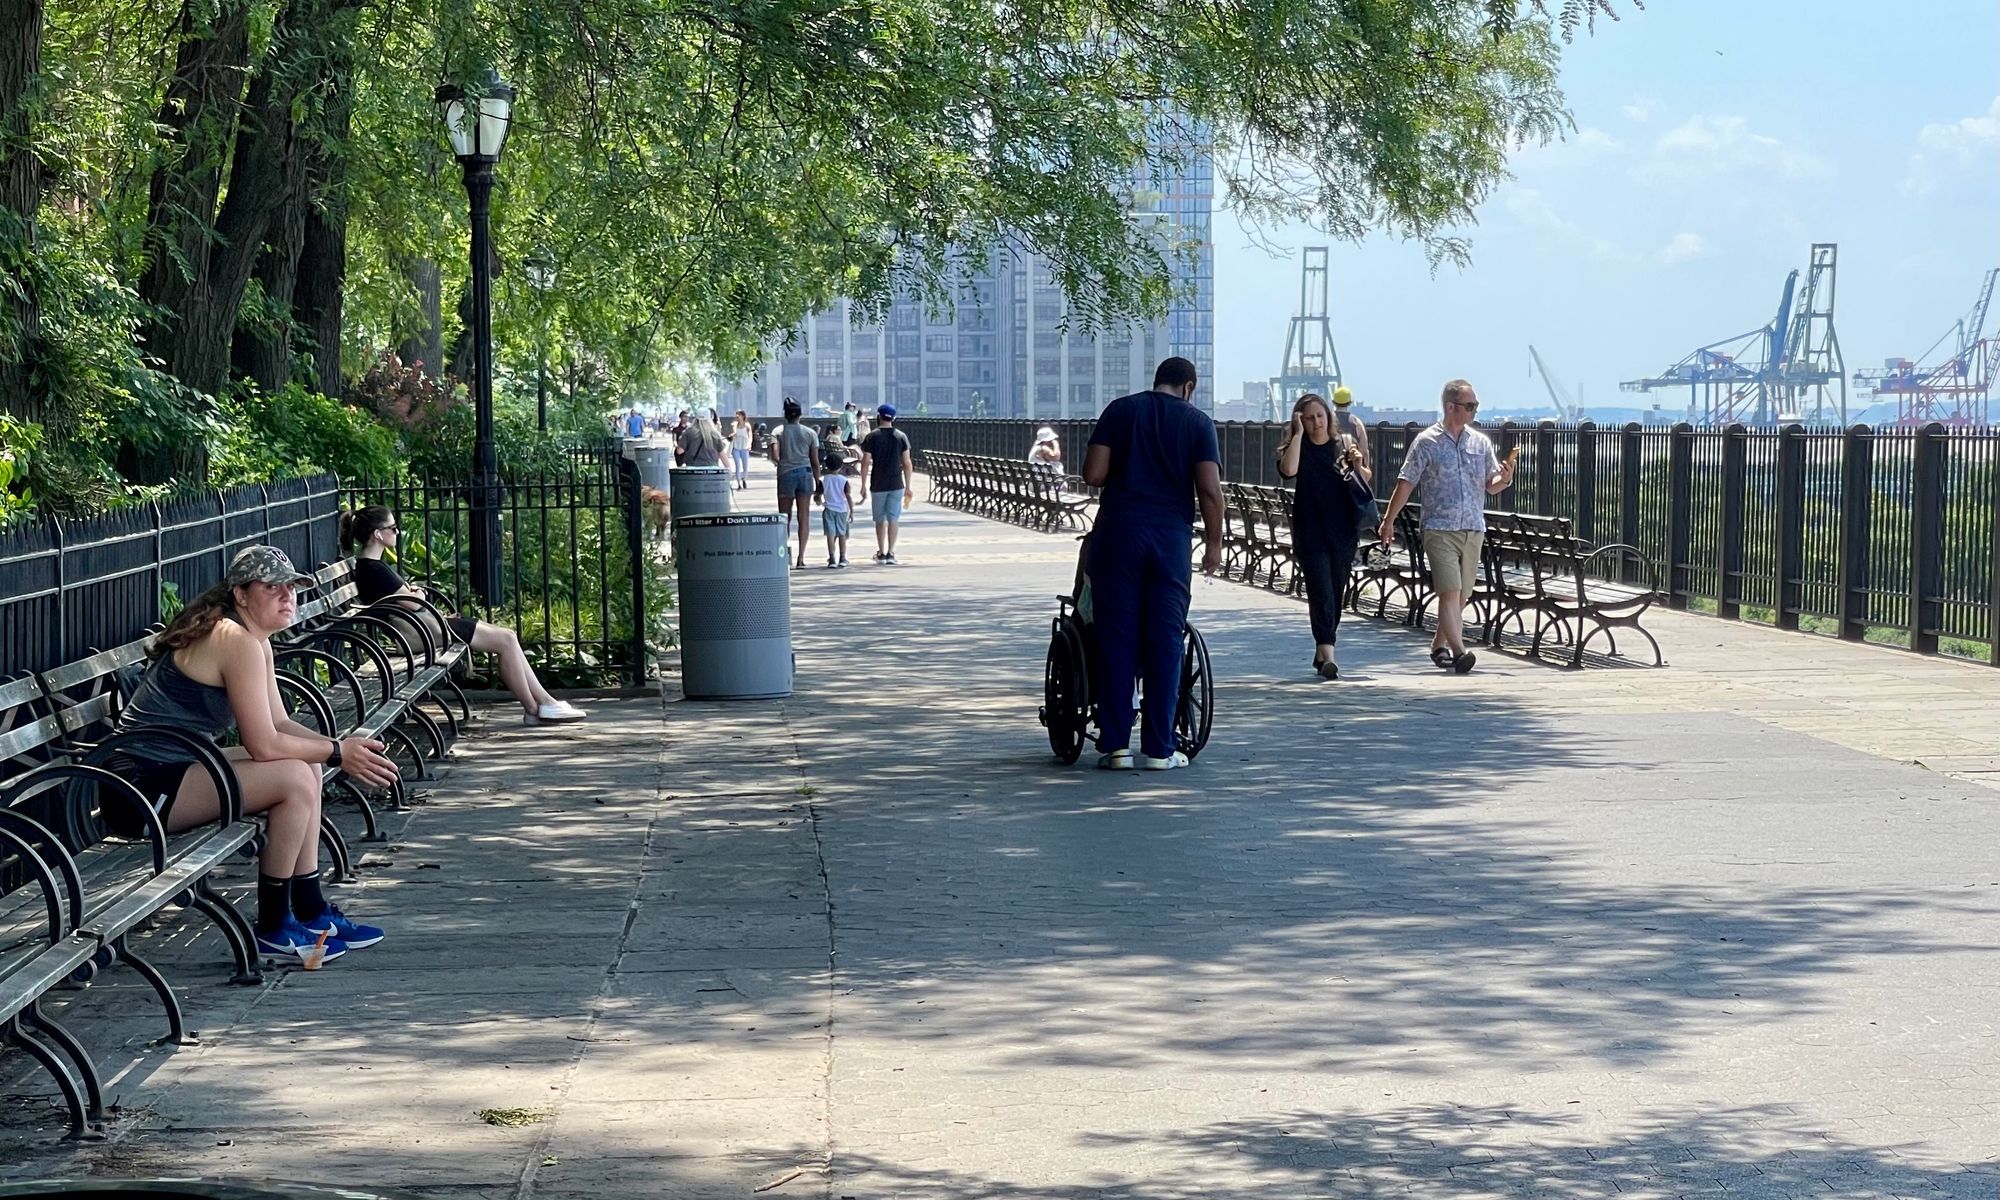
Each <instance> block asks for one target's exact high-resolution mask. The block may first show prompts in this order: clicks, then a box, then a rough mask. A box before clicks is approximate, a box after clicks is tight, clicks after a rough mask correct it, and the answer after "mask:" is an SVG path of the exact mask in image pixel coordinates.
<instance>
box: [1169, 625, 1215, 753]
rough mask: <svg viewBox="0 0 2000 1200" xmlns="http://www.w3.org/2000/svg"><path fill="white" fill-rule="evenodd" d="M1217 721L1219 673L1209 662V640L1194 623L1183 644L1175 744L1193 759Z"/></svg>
mask: <svg viewBox="0 0 2000 1200" xmlns="http://www.w3.org/2000/svg"><path fill="white" fill-rule="evenodd" d="M1214 721H1215V676H1214V673H1213V672H1212V671H1210V669H1209V665H1208V642H1207V641H1206V640H1205V639H1204V638H1203V637H1202V636H1201V630H1199V629H1196V628H1195V627H1194V626H1192V625H1190V626H1188V627H1187V636H1186V638H1185V639H1184V640H1183V642H1182V644H1181V699H1180V704H1179V706H1178V708H1176V710H1175V712H1174V746H1175V748H1176V749H1178V750H1179V751H1180V752H1181V753H1182V754H1185V755H1187V756H1188V760H1189V761H1190V762H1192V761H1193V760H1194V757H1195V756H1196V755H1198V754H1200V753H1201V750H1202V747H1204V746H1206V745H1208V731H1209V727H1210V725H1212V724H1213V723H1214Z"/></svg>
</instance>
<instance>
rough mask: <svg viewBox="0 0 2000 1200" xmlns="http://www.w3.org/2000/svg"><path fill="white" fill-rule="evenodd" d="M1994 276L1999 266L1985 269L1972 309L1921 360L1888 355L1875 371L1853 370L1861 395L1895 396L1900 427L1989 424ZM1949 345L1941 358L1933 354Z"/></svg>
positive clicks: (1994, 370)
mask: <svg viewBox="0 0 2000 1200" xmlns="http://www.w3.org/2000/svg"><path fill="white" fill-rule="evenodd" d="M1996 280H2000V267H1995V268H1994V269H1992V270H1990V271H1988V272H1986V279H1985V281H1984V282H1983V283H1981V284H1980V287H1979V296H1978V298H1977V299H1976V300H1974V301H1973V303H1972V308H1971V310H1970V311H1969V312H1967V313H1966V314H1965V315H1964V316H1962V317H1960V318H1959V319H1958V320H1957V322H1955V323H1954V324H1953V326H1952V328H1950V329H1947V330H1945V332H1944V334H1943V336H1941V337H1939V338H1938V340H1937V341H1935V342H1933V343H1931V348H1930V349H1928V350H1926V351H1924V352H1923V355H1922V356H1921V357H1920V358H1918V359H1916V360H1915V361H1912V360H1910V359H1907V358H1892V359H1890V360H1888V362H1886V363H1884V364H1883V366H1882V367H1881V368H1880V369H1879V370H1875V369H1870V370H1862V371H1856V372H1855V373H1854V383H1855V386H1856V387H1858V388H1860V389H1861V392H1862V394H1863V395H1871V396H1893V397H1895V398H1896V424H1898V425H1902V426H1905V427H1915V426H1919V425H1928V424H1930V423H1931V422H1933V421H1935V422H1937V423H1939V424H1941V425H1953V426H1958V427H1961V428H1963V427H1967V426H1973V425H1985V424H1987V423H1988V422H1989V421H1990V420H1991V418H1992V401H1993V387H1994V384H1995V383H2000V331H1996V335H1995V336H1992V337H1988V336H1987V335H1986V318H1987V315H1988V314H1989V313H1990V312H1991V311H1992V308H1993V288H1994V283H1995V281H1996ZM1947 343H1949V348H1948V349H1947V350H1946V352H1945V353H1944V355H1943V357H1933V356H1934V355H1937V354H1938V352H1939V350H1940V348H1941V347H1946V345H1947Z"/></svg>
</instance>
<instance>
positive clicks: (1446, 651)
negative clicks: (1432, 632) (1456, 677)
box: [1431, 646, 1451, 671]
mask: <svg viewBox="0 0 2000 1200" xmlns="http://www.w3.org/2000/svg"><path fill="white" fill-rule="evenodd" d="M1431 665H1432V666H1434V667H1436V668H1437V669H1438V670H1440V671H1442V670H1444V669H1445V668H1446V667H1449V666H1451V647H1449V646H1433V647H1431Z"/></svg>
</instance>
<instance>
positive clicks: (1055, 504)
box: [920, 450, 1096, 532]
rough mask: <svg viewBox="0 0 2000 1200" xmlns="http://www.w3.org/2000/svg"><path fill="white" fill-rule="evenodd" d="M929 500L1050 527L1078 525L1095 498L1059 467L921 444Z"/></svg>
mask: <svg viewBox="0 0 2000 1200" xmlns="http://www.w3.org/2000/svg"><path fill="white" fill-rule="evenodd" d="M920 458H921V460H922V462H923V467H924V471H925V473H926V474H928V475H929V476H930V479H931V487H930V500H931V502H932V503H933V504H942V505H944V506H946V507H948V508H957V509H963V510H964V511H966V512H970V513H974V514H976V515H978V516H982V517H991V518H993V519H994V520H998V521H1006V522H1008V523H1010V524H1014V525H1026V526H1028V527H1029V528H1031V529H1041V530H1047V531H1050V532H1054V531H1056V530H1062V529H1081V528H1083V526H1084V525H1085V523H1086V521H1087V516H1088V512H1089V508H1090V506H1091V505H1092V504H1094V503H1096V498H1095V497H1093V496H1091V495H1089V494H1087V493H1085V492H1084V491H1083V490H1082V489H1083V483H1082V481H1081V480H1079V479H1078V478H1077V477H1075V476H1073V475H1065V474H1064V473H1063V471H1062V468H1060V467H1057V466H1054V465H1052V464H1047V463H1031V462H1028V461H1026V460H1025V459H1016V458H990V457H987V456H984V455H978V454H953V453H949V452H947V451H943V450H925V451H923V452H922V453H921V455H920Z"/></svg>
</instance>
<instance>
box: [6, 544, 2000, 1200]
mask: <svg viewBox="0 0 2000 1200" xmlns="http://www.w3.org/2000/svg"><path fill="white" fill-rule="evenodd" d="M865 550H866V547H865V545H864V546H863V551H864V554H865ZM899 550H900V551H901V554H902V557H903V558H904V560H905V562H906V563H907V564H908V565H907V566H904V567H901V568H894V569H891V568H872V567H870V566H868V565H865V564H863V565H859V566H857V567H855V568H852V569H850V570H849V571H847V572H816V571H813V570H807V571H802V572H799V573H797V574H795V575H794V577H793V582H794V589H795V590H794V601H795V613H796V628H797V643H798V651H799V665H800V687H799V691H798V693H797V694H796V695H795V696H794V697H792V698H791V699H790V700H787V701H784V702H774V703H749V704H734V705H717V704H691V703H681V702H677V701H675V700H673V699H672V697H669V699H668V702H667V703H666V704H664V705H661V704H659V703H646V702H634V701H627V702H622V703H617V704H610V705H603V706H599V707H598V708H597V709H596V712H595V717H594V719H593V720H592V721H591V722H590V723H589V724H587V725H585V726H582V727H580V728H576V729H569V730H524V729H520V728H519V727H508V726H506V725H505V724H504V714H500V716H501V717H502V720H495V721H491V722H488V723H487V724H486V725H485V726H483V727H482V728H481V729H480V731H479V732H478V733H477V735H476V736H475V737H473V738H471V739H469V740H468V741H467V742H466V743H465V744H464V746H463V747H462V749H461V751H460V752H459V754H458V756H457V761H456V762H455V764H454V765H453V767H452V768H451V771H450V773H449V775H448V776H447V777H446V778H445V779H444V780H443V781H441V782H440V783H439V784H437V785H435V787H434V788H432V789H431V794H430V796H429V797H428V799H427V802H426V803H424V804H423V805H421V806H420V807H418V808H417V809H415V810H414V812H413V813H412V814H410V815H409V816H408V818H407V819H406V820H399V821H397V822H396V823H394V824H393V825H392V828H391V840H390V842H389V843H388V844H386V845H378V846H373V847H369V848H368V853H367V855H366V857H365V858H364V859H363V864H364V870H363V881H362V882H361V883H359V884H357V885H350V886H349V887H347V888H345V889H343V894H342V895H341V897H340V898H341V900H342V903H343V904H345V905H346V906H347V907H349V908H350V909H351V910H353V911H355V912H357V913H359V914H365V915H366V916H367V917H368V918H369V919H377V918H379V919H380V921H381V923H383V924H384V925H386V926H388V927H389V928H390V931H391V936H390V938H389V940H388V941H386V942H384V943H383V944H382V945H381V946H379V947H375V948H373V949H371V950H367V951H358V952H355V953H354V954H352V955H350V956H349V957H348V958H347V959H345V960H342V961H340V962H337V963H334V964H330V965H329V966H328V968H327V969H326V970H324V971H321V972H318V973H314V974H311V975H308V974H305V973H299V972H293V973H286V974H278V975H274V977H273V978H272V980H271V981H270V982H269V983H267V984H266V985H265V986H264V987H262V988H257V989H237V988H229V987H226V986H220V985H219V984H218V983H216V982H214V981H216V980H219V978H220V976H221V974H223V973H224V972H222V971H220V970H219V966H220V964H222V963H223V962H225V961H226V956H223V955H222V954H221V953H220V945H219V942H218V941H217V939H216V938H215V937H214V935H213V934H212V933H208V932H206V931H205V930H204V929H203V927H202V926H201V925H200V924H198V923H187V922H182V923H178V924H175V925H173V926H171V927H169V928H167V929H163V930H160V931H157V932H155V933H151V934H147V935H145V940H146V941H147V942H148V943H149V945H148V950H150V951H152V952H154V953H156V954H157V955H158V956H159V958H160V959H161V960H162V961H163V962H164V963H166V964H167V965H168V969H169V971H170V973H171V974H173V975H174V977H175V978H176V979H182V980H188V981H190V986H189V988H188V993H187V1000H188V1007H189V1010H190V1015H191V1019H192V1020H193V1022H194V1023H195V1024H196V1025H197V1027H199V1028H201V1029H202V1030H204V1039H203V1044H202V1045H200V1046H199V1047H184V1048H179V1049H167V1048H148V1047H147V1046H146V1044H145V1043H146V1039H148V1038H150V1037H153V1036H156V1035H157V1033H158V1029H157V1028H156V1026H157V1025H158V1024H159V1022H158V1017H157V1013H156V1012H154V1011H152V1010H151V1009H149V1008H148V1005H149V1004H150V1000H149V997H148V993H146V992H145V990H144V989H143V987H135V986H134V984H133V981H132V980H130V978H129V977H126V978H120V977H119V975H118V974H117V973H113V974H112V975H110V976H107V977H106V978H105V979H104V980H103V981H101V982H100V983H99V984H97V985H95V986H93V987H91V988H89V989H88V990H86V991H83V992H81V993H77V994H74V995H72V996H68V997H65V998H64V1000H63V1001H62V1002H61V1004H60V1006H59V1007H60V1008H61V1009H62V1011H63V1013H64V1015H65V1016H66V1018H67V1019H70V1020H71V1021H72V1023H73V1024H74V1025H75V1027H76V1028H77V1030H78V1031H79V1032H80V1033H81V1034H82V1035H83V1036H84V1037H85V1039H86V1041H88V1042H89V1043H90V1044H91V1045H92V1046H93V1047H94V1048H99V1050H100V1060H101V1061H102V1062H104V1063H105V1065H106V1066H107V1067H108V1068H110V1069H112V1070H113V1071H114V1072H115V1073H116V1076H117V1077H116V1080H115V1082H114V1084H113V1088H112V1090H113V1091H114V1092H115V1093H116V1094H117V1095H118V1096H119V1098H120V1100H121V1102H122V1104H123V1105H124V1110H123V1111H122V1112H121V1113H120V1115H119V1116H118V1118H117V1119H116V1120H115V1121H114V1122H113V1124H112V1135H113V1136H112V1139H111V1140H110V1141H109V1142H108V1143H105V1144H100V1145H95V1146H81V1147H78V1146H71V1145H65V1144H61V1143H58V1142H55V1141H54V1140H53V1137H52V1135H53V1134H54V1133H55V1132H57V1131H58V1126H57V1124H56V1122H55V1121H54V1120H53V1116H52V1113H51V1110H50V1109H48V1108H47V1106H46V1104H45V1103H43V1102H41V1100H40V1099H39V1097H41V1096H42V1095H43V1093H44V1092H45V1090H46V1089H45V1088H43V1087H42V1086H41V1085H40V1084H39V1083H38V1081H36V1080H35V1079H34V1077H33V1076H32V1074H31V1073H30V1072H26V1071H24V1070H22V1069H21V1067H20V1064H19V1062H18V1058H17V1056H8V1057H0V1095H5V1097H6V1104H5V1106H4V1109H0V1113H3V1114H4V1115H0V1179H17V1178H25V1177H33V1176H36V1175H43V1174H57V1173H63V1174H70V1173H78V1172H96V1173H99V1174H121V1173H143V1172H147V1171H152V1172H173V1173H178V1174H185V1173H188V1172H193V1171H208V1172H217V1173H228V1174H232V1175H238V1176H250V1177H256V1176H268V1177H292V1178H316V1179H322V1180H328V1179H330V1180H336V1181H338V1180H347V1181H351V1182H354V1183H356V1184H377V1185H385V1186H399V1187H404V1188H407V1189H410V1190H412V1191H413V1192H415V1193H417V1194H420V1195H435V1196H441V1197H442V1196H481V1197H483V1196H492V1197H513V1198H525V1197H531V1196H549V1197H565V1198H567V1197H586V1196H588V1197H599V1196H612V1197H627V1196H629V1197H676V1198H689V1200H694V1198H699V1200H710V1198H720V1197H749V1196H775V1197H786V1196H811V1197H822V1198H825V1200H837V1198H840V1197H853V1198H854V1200H886V1198H889V1197H932V1196H935V1197H946V1196H949V1197H986V1196H1008V1197H1026V1198H1029V1200H1040V1198H1043V1197H1048V1198H1055V1197H1065V1198H1067V1197H1106V1198H1110V1200H1179V1198H1183V1197H1187V1198H1192V1197H1212V1196H1231V1197H1236V1196H1244V1197H1272V1198H1278V1197H1287V1198H1289V1197H1299V1196H1356V1197H1380V1196H1389V1195H1407V1196H1424V1197H1451V1198H1454V1200H1456V1198H1460V1197H1488V1196H1492V1197H1518V1196H1552V1197H1600V1196H1612V1195H1618V1196H1626V1195H1633V1196H1661V1197H1666V1196H1698V1195H1699V1196H1707V1195H1741V1196H1752V1197H1795V1196H1843V1197H1845V1196H1885V1197H1886V1196H1923V1197H1980V1198H1982V1200H1994V1198H1995V1197H2000V1028H1996V1020H1997V1019H2000V1018H1996V1016H1995V1014H1996V1012H2000V867H1996V861H2000V860H1996V858H1995V857H1994V854H1993V850H1992V847H1993V846H1994V845H1995V843H1996V835H2000V807H1996V805H1995V803H1994V801H1993V798H1992V792H1991V791H1990V790H1989V787H1988V786H1987V785H1988V784H1990V783H1992V782H1994V781H1995V780H1994V777H1995V776H1996V775H2000V772H1995V771H1993V770H1992V769H1991V768H1990V763H1991V762H1992V761H1993V759H1992V756H1991V755H1990V754H1989V753H1988V752H1989V751H1990V749H1991V746H1992V737H1991V735H1992V733H1994V732H2000V705H1996V704H1995V700H1996V699H2000V673H1995V672H1992V671H1991V670H1990V669H1987V668H1982V667H1975V666H1969V665H1965V664H1957V663H1949V662H1941V661H1938V660H1927V659H1922V658H1918V657H1916V656H1913V655H1909V654H1907V653H1903V652H1899V651H1894V650H1888V649H1883V648H1878V647H1865V646H1853V645H1846V644H1840V643H1834V642H1830V641H1827V640H1825V639H1819V638H1813V637H1810V636H1807V635H1786V634H1778V633H1774V632H1770V631H1765V630H1757V629H1748V628H1744V627H1740V626H1735V625H1731V624H1728V623H1724V622H1720V621H1716V620H1713V619H1708V618H1701V617H1695V616H1689V615H1684V614H1674V613H1660V614H1657V617H1656V618H1654V619H1652V621H1651V624H1652V625H1653V627H1654V628H1655V630H1656V632H1657V633H1658V634H1659V636H1660V637H1661V640H1662V641H1663V642H1664V643H1665V644H1666V647H1667V654H1668V658H1669V661H1670V663H1671V664H1672V666H1671V667H1670V668H1669V669H1667V670H1664V671H1652V670H1634V669H1609V670H1594V671H1586V672H1567V671H1561V670H1557V669H1554V668H1551V667H1548V666H1544V665H1540V664H1535V663H1529V662H1525V661H1523V660H1521V659H1519V658H1517V657H1513V656H1510V655H1486V656H1482V664H1481V669H1480V670H1479V671H1478V672H1477V673H1475V674H1474V675H1472V676H1469V677H1464V678H1457V677H1451V676H1445V675H1440V674H1437V673H1434V672H1432V671H1431V670H1429V669H1428V667H1426V666H1425V665H1424V664H1423V657H1422V651H1423V642H1422V639H1421V638H1420V637H1419V636H1418V635H1415V634H1413V633H1410V632H1408V631H1404V630H1401V629H1398V628H1394V627H1388V626H1384V625H1381V624H1378V623H1375V622H1369V621H1356V620H1352V619H1350V623H1349V624H1348V625H1347V626H1346V628H1345V630H1344V634H1343V637H1342V639H1341V644H1342V661H1343V665H1344V667H1345V669H1346V673H1347V674H1348V675H1349V676H1350V678H1348V679H1345V680H1343V682H1341V683H1339V684H1324V683H1321V682H1319V681H1317V680H1314V679H1311V678H1309V677H1308V676H1307V675H1306V672H1305V670H1304V667H1305V659H1306V657H1307V656H1308V655H1309V654H1310V652H1311V648H1310V646H1309V644H1307V643H1308V639H1307V634H1306V631H1305V614H1304V610H1303V606H1302V605H1300V604H1298V603H1297V602H1296V601H1293V600H1290V599H1288V598H1285V597H1282V596H1275V595H1270V594H1267V593H1263V592H1260V591H1257V590H1254V589H1249V588H1244V587H1241V586H1237V585H1232V584H1224V583H1212V582H1206V581H1204V582H1201V583H1197V585H1196V596H1195V620H1196V621H1197V623H1198V624H1200V625H1201V627H1202V628H1203V629H1204V631H1205V632H1206V633H1207V635H1208V637H1209V640H1210V646H1211V650H1212V652H1213V654H1214V657H1215V663H1216V668H1217V674H1218V678H1219V690H1218V698H1217V707H1218V715H1217V722H1216V733H1215V738H1214V741H1213V742H1212V743H1211V745H1210V747H1209V750H1208V751H1207V753H1206V754H1205V755H1204V756H1203V758H1202V759H1201V761H1200V762H1199V763H1198V764H1197V765H1196V767H1195V768H1194V769H1192V770H1190V771H1187V772H1182V773H1177V774H1168V775H1113V774H1105V773H1100V772H1096V771H1092V770H1088V769H1084V768H1080V767H1079V768H1068V769H1065V768H1061V767H1058V766H1056V765H1055V764H1054V763H1053V762H1052V761H1050V759H1049V757H1048V754H1047V750H1046V743H1045V741H1044V740H1043V738H1042V734H1041V731H1040V729H1039V728H1038V727H1037V725H1036V723H1035V715H1034V714H1035V709H1036V706H1037V705H1038V704H1039V702H1040V697H1039V684H1040V675H1041V656H1042V649H1043V642H1044V640H1045V638H1046V631H1047V620H1048V617H1049V616H1050V615H1051V613H1052V612H1053V608H1054V604H1053V600H1052V597H1053V595H1054V594H1055V593H1056V592H1057V591H1059V590H1062V589H1063V588H1065V587H1066V586H1067V583H1068V580H1069V575H1070V569H1071V555H1072V554H1073V552H1074V547H1073V543H1072V542H1071V541H1069V540H1068V539H1067V538H1062V537H1050V536H1044V535H1038V534H1033V533H1028V532H1025V531H1021V530H1016V529H1011V528H1008V527H1005V526H999V525H993V524H990V523H986V522H981V521H977V520H974V519H971V518H967V517H964V516H961V515H958V514H954V513H950V512H946V511H940V510H936V509H932V508H930V507H929V506H918V507H917V508H915V509H914V510H913V511H912V517H911V520H910V523H909V527H908V537H907V541H906V543H905V545H904V546H903V547H900V548H899ZM1982 776H1983V777H1985V778H1983V779H1982ZM237 874H238V875H239V878H238V879H236V880H235V881H233V885H232V887H233V891H234V894H239V895H240V889H241V885H242V884H243V882H244V880H243V879H242V878H241V877H240V876H241V875H242V873H241V872H238V873H237ZM482 1110H487V1111H492V1110H513V1111H511V1112H510V1113H507V1114H504V1115H506V1116H507V1118H508V1119H510V1120H520V1121H524V1122H526V1123H522V1124H510V1125H502V1126H494V1125H488V1124H485V1123H483V1122H482V1121H481V1119H480V1113H481V1111H482Z"/></svg>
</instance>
